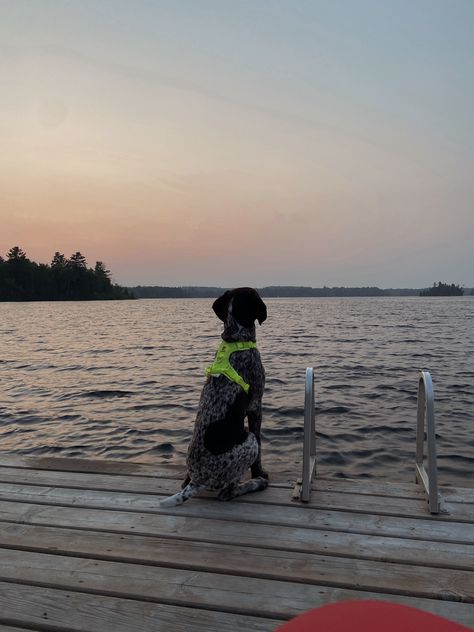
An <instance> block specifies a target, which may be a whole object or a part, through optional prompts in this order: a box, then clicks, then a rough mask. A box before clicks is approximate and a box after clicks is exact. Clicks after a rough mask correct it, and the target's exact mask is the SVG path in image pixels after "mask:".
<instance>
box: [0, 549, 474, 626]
mask: <svg viewBox="0 0 474 632" xmlns="http://www.w3.org/2000/svg"><path fill="white" fill-rule="evenodd" d="M60 544H61V543H60V541H58V545H60ZM190 548H191V547H190V546H188V547H185V546H184V547H183V552H182V553H181V554H180V555H179V553H178V552H177V553H178V555H179V556H178V557H177V559H175V560H173V559H172V558H171V557H169V556H168V558H167V559H166V562H167V566H166V567H165V566H150V561H149V562H148V563H147V564H145V563H144V562H137V561H134V562H133V564H131V565H130V566H129V568H128V569H127V568H126V567H125V563H123V562H110V561H105V560H99V558H97V557H95V558H94V559H93V561H91V560H90V559H89V558H80V557H76V556H74V557H73V556H71V555H70V553H71V551H69V556H67V555H58V554H56V555H50V554H46V553H35V552H31V551H21V550H18V549H0V568H1V577H2V578H3V579H9V580H14V581H20V582H25V581H27V580H28V581H30V582H33V583H35V582H36V583H42V582H43V581H44V578H45V577H46V576H47V577H48V578H49V581H50V582H53V584H54V585H55V586H61V585H64V586H66V587H68V588H71V589H73V588H76V589H77V588H79V587H80V584H82V583H83V584H85V585H87V586H88V587H89V589H90V588H91V586H93V585H94V581H95V579H96V575H97V576H98V577H99V578H100V581H104V582H105V584H103V585H102V588H104V587H108V588H107V590H108V591H109V592H112V591H113V588H112V587H113V586H114V585H115V583H116V582H115V577H119V578H120V581H125V583H126V585H127V586H128V587H129V590H132V588H131V587H132V586H133V585H136V584H138V583H139V584H140V586H139V589H138V592H137V593H133V594H132V593H130V594H131V595H132V596H134V597H139V596H140V594H142V595H143V596H145V595H148V596H149V597H150V598H151V593H149V592H147V588H146V586H144V585H142V582H145V584H146V585H148V584H150V588H149V589H148V590H153V591H155V590H157V589H158V588H157V587H160V586H161V584H163V585H164V584H165V579H166V578H168V579H167V581H166V585H167V586H168V584H171V585H172V587H173V588H174V586H175V585H178V590H179V591H181V592H180V594H182V585H184V584H186V586H187V587H189V582H190V581H191V580H192V582H193V583H194V585H195V586H196V587H200V588H203V587H204V589H205V590H211V591H214V592H216V591H219V590H223V591H224V592H225V593H226V594H229V595H232V593H233V592H234V593H236V592H242V593H245V591H246V590H251V592H252V593H253V592H255V593H256V594H257V595H259V596H262V595H263V594H265V593H266V592H267V590H268V583H269V582H267V581H265V580H267V579H272V580H278V581H285V582H297V583H301V584H304V583H316V584H322V585H327V586H334V587H340V588H351V587H353V588H355V589H357V590H365V591H372V592H381V593H385V594H399V595H407V596H410V595H412V596H414V597H427V598H431V599H453V600H456V601H462V602H466V603H472V602H474V574H473V573H471V572H469V571H466V570H457V569H456V570H455V569H444V570H443V572H442V573H440V572H439V569H438V568H431V567H421V566H417V565H409V564H397V563H395V562H390V563H388V562H377V561H373V560H362V559H359V558H347V557H331V556H328V555H319V554H308V553H305V554H303V553H296V552H294V551H292V552H288V551H281V550H278V551H275V550H269V549H266V550H265V549H244V548H243V547H240V548H239V547H234V548H230V547H223V546H221V547H218V546H211V545H206V544H205V543H202V544H201V545H200V546H199V548H198V551H197V553H199V554H200V559H199V558H198V556H196V555H194V556H193V557H192V558H191V559H190V558H189V556H188V557H187V556H186V553H188V552H189V549H190ZM175 551H176V549H175ZM162 555H163V557H165V555H164V554H162ZM223 556H225V557H223ZM193 562H194V563H193ZM172 567H174V569H172ZM86 569H89V570H88V571H86ZM183 569H185V570H183ZM223 572H225V573H226V574H225V575H222V573H223ZM55 573H56V575H58V576H59V579H58V578H56V579H54V580H53V576H54V574H55ZM70 573H72V574H71V578H74V582H79V584H78V585H76V584H74V586H73V585H71V583H70V582H71V581H72V580H71V579H68V578H69V574H70ZM137 573H138V574H137ZM82 575H84V578H83V579H79V578H81V577H82ZM241 575H244V576H245V579H244V580H242V581H241V579H242V578H240V579H237V578H236V576H241ZM122 578H124V579H122ZM250 586H253V588H249V587H250ZM246 587H247V588H246ZM273 589H274V590H275V585H274V588H273ZM116 590H117V591H119V588H117V589H116ZM159 590H161V591H163V590H164V588H163V587H160V588H159ZM300 591H301V588H300V587H296V590H292V589H291V586H290V585H289V584H288V585H287V586H285V588H284V589H282V591H281V594H280V593H278V599H279V600H280V603H279V604H278V608H282V607H283V609H284V611H286V610H287V609H288V607H289V605H288V604H289V603H290V602H291V601H293V602H294V601H297V599H298V595H299V593H300ZM204 592H205V591H204ZM204 592H202V591H201V592H200V593H199V596H198V599H197V601H196V602H195V604H194V605H197V604H198V603H199V599H201V602H202V604H207V601H206V596H205V595H204ZM153 594H155V593H153ZM167 594H168V600H169V601H175V600H176V596H173V595H174V593H173V592H172V591H171V592H170V591H169V590H168V591H167ZM284 595H287V596H288V597H289V599H290V602H285V603H283V602H282V601H281V600H282V599H283V596H284ZM155 598H156V595H155ZM212 599H214V597H211V602H212V603H214V602H213V601H212ZM248 600H249V598H247V602H248ZM232 602H235V597H232ZM217 603H220V604H221V606H222V604H224V603H225V598H224V597H219V599H218V602H217ZM208 605H209V604H208ZM234 607H237V606H234ZM262 607H263V606H259V608H260V610H261V608H262ZM272 607H273V608H276V607H277V605H276V604H274V605H273V606H272ZM257 612H259V609H258V608H257V610H255V613H257ZM250 614H254V612H251V613H250ZM266 614H267V615H268V616H270V617H273V616H277V614H280V615H281V612H277V610H273V611H272V612H268V613H266Z"/></svg>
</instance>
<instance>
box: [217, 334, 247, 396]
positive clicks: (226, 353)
mask: <svg viewBox="0 0 474 632" xmlns="http://www.w3.org/2000/svg"><path fill="white" fill-rule="evenodd" d="M256 348H257V343H256V342H252V341H251V340H249V341H241V340H239V341H236V342H226V341H225V340H223V341H222V342H221V344H220V346H219V348H218V349H217V353H216V357H215V358H214V362H213V363H212V364H211V366H210V367H208V368H207V369H206V375H225V376H226V378H227V379H229V380H230V381H231V382H235V383H236V384H238V385H239V386H240V387H241V388H242V389H243V390H244V391H245V393H247V395H248V392H249V390H250V384H247V382H246V381H245V380H244V378H243V377H242V376H241V375H239V373H237V371H236V370H235V369H234V367H233V366H232V365H231V363H230V362H229V358H230V356H231V355H232V354H233V353H234V351H246V350H247V349H256Z"/></svg>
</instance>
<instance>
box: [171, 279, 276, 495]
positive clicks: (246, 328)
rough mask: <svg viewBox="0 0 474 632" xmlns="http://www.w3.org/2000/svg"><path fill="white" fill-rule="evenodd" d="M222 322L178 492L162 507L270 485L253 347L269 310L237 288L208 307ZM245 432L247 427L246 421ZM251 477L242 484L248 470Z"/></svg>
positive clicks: (249, 291) (259, 367) (260, 379)
mask: <svg viewBox="0 0 474 632" xmlns="http://www.w3.org/2000/svg"><path fill="white" fill-rule="evenodd" d="M212 308H213V310H214V312H215V313H216V315H217V317H218V318H219V319H220V320H221V321H222V322H223V323H224V331H223V333H222V336H221V337H222V343H221V345H220V347H219V349H218V351H217V354H216V358H215V360H214V363H213V364H212V365H211V366H210V367H209V369H208V370H207V374H208V377H207V380H206V382H205V384H204V387H203V389H202V393H201V398H200V401H199V407H198V412H197V415H196V421H195V424H194V432H193V436H192V439H191V442H190V444H189V448H188V455H187V459H186V464H187V468H188V474H187V477H186V479H185V481H184V482H183V484H182V490H181V491H180V492H178V493H177V494H174V495H173V496H170V497H168V498H165V499H164V500H162V501H161V502H160V506H161V507H173V506H176V505H181V504H182V503H184V502H185V501H186V500H188V499H189V498H191V497H192V496H195V495H196V494H198V493H199V492H200V491H203V490H214V491H217V492H218V498H219V500H231V499H232V498H236V497H237V496H242V495H243V494H247V493H249V492H255V491H260V490H262V489H265V487H267V485H268V475H267V473H266V472H265V471H264V470H263V469H262V462H261V439H260V426H261V423H262V395H263V389H264V386H265V371H264V368H263V364H262V361H261V358H260V353H259V351H258V349H257V348H256V331H255V321H256V320H257V321H258V323H259V324H260V325H261V324H262V323H263V322H264V321H265V320H266V318H267V308H266V305H265V303H264V302H263V301H262V299H261V298H260V296H259V294H258V292H257V291H256V290H254V289H253V288H248V287H241V288H236V289H234V290H228V291H226V292H225V293H224V294H223V295H222V296H220V297H219V298H218V299H216V300H215V301H214V303H213V305H212ZM246 417H247V421H248V430H247V429H246V428H245V418H246ZM249 468H250V469H251V474H252V478H251V479H250V480H248V481H246V482H245V483H242V482H241V479H242V477H243V476H244V474H245V472H246V471H247V469H249Z"/></svg>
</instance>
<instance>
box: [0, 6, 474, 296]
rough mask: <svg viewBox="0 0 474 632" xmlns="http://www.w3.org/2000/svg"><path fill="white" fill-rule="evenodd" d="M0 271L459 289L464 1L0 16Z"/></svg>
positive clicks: (471, 91)
mask: <svg viewBox="0 0 474 632" xmlns="http://www.w3.org/2000/svg"><path fill="white" fill-rule="evenodd" d="M0 85H1V86H2V90H1V93H0V138H1V139H2V152H1V155H0V220H1V223H2V231H1V233H0V254H4V251H6V250H7V249H8V248H10V247H11V246H12V245H16V244H19V245H21V246H22V247H23V248H24V249H25V250H26V251H27V253H28V254H29V255H30V257H31V258H33V259H35V260H41V261H48V260H49V259H50V258H51V256H52V254H53V253H54V251H56V250H60V251H61V252H65V254H66V255H70V254H71V253H72V252H73V251H76V250H81V251H82V252H83V253H84V254H85V255H86V256H87V258H88V260H89V262H91V263H93V262H94V261H95V260H96V259H103V260H105V261H106V263H107V265H108V266H109V267H110V268H111V269H112V271H113V272H114V276H115V278H116V280H117V281H119V282H122V283H130V284H134V283H156V284H173V285H175V284H177V285H188V284H201V285H226V286H227V285H241V284H245V285H256V286H261V285H267V284H305V285H313V286H319V285H324V284H326V285H343V284H344V285H379V286H381V287H389V286H397V287H400V286H406V287H410V286H411V287H418V286H426V285H431V283H432V282H433V281H435V280H446V281H450V282H451V281H453V282H457V283H464V284H466V285H468V286H472V285H474V274H473V270H474V247H473V244H474V208H473V206H474V205H473V199H474V195H473V194H474V182H473V176H472V173H473V166H474V125H473V121H472V112H474V2H472V0H450V1H449V2H448V1H447V0H446V1H444V2H440V1H437V0H430V1H428V0H412V1H410V2H408V1H405V0H397V1H395V0H393V1H391V2H389V1H388V0H378V1H375V0H370V1H369V0H352V1H349V0H346V1H342V0H332V1H327V2H320V1H316V0H314V1H312V2H302V1H300V2H294V1H290V0H288V1H286V2H283V1H274V2H270V1H263V0H262V1H260V2H256V1H255V2H242V1H239V2H235V1H233V2H230V1H228V2H226V1H222V0H215V1H210V0H207V1H200V0H194V1H190V0H189V1H187V2H184V1H181V2H171V1H169V2H159V1H156V2H151V1H150V2H145V1H133V2H132V1H131V0H130V1H129V2H121V1H110V2H109V1H104V0H102V1H99V0H97V1H94V2H92V1H84V0H70V1H65V0H63V1H61V0H57V1H52V0H49V1H47V0H30V1H26V0H11V1H7V0H0Z"/></svg>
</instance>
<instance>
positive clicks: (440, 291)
mask: <svg viewBox="0 0 474 632" xmlns="http://www.w3.org/2000/svg"><path fill="white" fill-rule="evenodd" d="M473 291H474V290H471V294H472V293H473ZM463 294H464V290H463V288H462V287H461V286H460V285H456V284H454V283H451V285H448V283H441V281H438V283H434V284H433V286H432V287H430V288H428V289H427V290H421V292H420V296H463Z"/></svg>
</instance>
